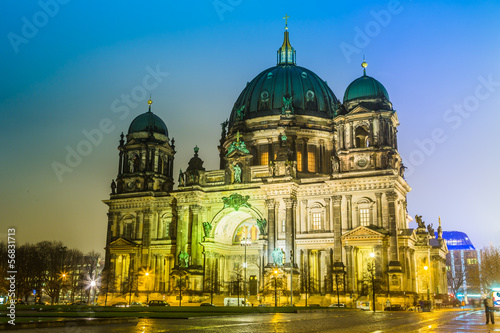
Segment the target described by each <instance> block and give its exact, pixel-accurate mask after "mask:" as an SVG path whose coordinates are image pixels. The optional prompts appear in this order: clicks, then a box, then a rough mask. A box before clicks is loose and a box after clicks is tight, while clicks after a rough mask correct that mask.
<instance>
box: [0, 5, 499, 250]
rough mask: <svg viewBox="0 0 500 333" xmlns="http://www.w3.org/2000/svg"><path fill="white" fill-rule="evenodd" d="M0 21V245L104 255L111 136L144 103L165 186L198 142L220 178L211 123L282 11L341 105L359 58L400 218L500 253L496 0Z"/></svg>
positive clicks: (95, 10) (83, 8)
mask: <svg viewBox="0 0 500 333" xmlns="http://www.w3.org/2000/svg"><path fill="white" fill-rule="evenodd" d="M0 12H1V13H2V19H1V20H0V30H1V33H0V36H1V37H0V52H1V59H2V61H1V62H0V69H1V74H2V75H1V79H0V80H1V81H0V82H1V83H0V84H1V85H0V112H1V115H2V118H1V119H2V120H1V122H0V135H1V139H2V150H1V154H0V186H1V190H0V212H1V218H0V237H1V238H2V240H5V239H6V232H7V228H8V227H11V226H14V227H16V228H17V232H16V236H17V239H18V241H19V243H24V242H38V241H42V240H60V241H62V242H64V243H65V244H66V245H67V246H69V247H75V248H79V249H81V250H83V251H85V252H86V251H89V250H92V249H94V250H97V251H100V252H102V253H103V248H104V246H105V236H106V223H107V216H106V212H107V209H106V205H105V204H103V203H102V201H101V200H103V199H107V198H109V193H110V187H109V185H110V182H111V179H113V178H115V177H116V173H117V169H118V151H117V149H116V148H117V146H118V140H119V135H120V133H121V132H122V131H123V132H125V133H126V132H127V130H128V126H129V124H130V122H131V121H132V120H133V119H134V117H136V116H137V115H139V114H141V113H143V112H145V111H147V103H146V101H147V99H148V98H149V94H152V97H153V102H154V103H153V105H152V110H153V112H154V113H156V114H157V115H159V116H160V117H161V118H162V119H163V120H164V121H165V123H166V124H167V127H168V130H169V135H170V138H172V137H174V138H175V142H176V149H177V151H178V153H177V154H176V159H175V167H174V170H176V171H175V179H177V175H178V171H179V169H183V170H184V169H185V168H186V167H187V162H188V160H189V158H190V157H191V156H192V154H193V150H192V148H193V147H194V146H195V145H198V147H200V152H199V153H200V157H201V158H202V159H203V160H204V161H205V167H206V168H207V170H213V169H216V168H218V152H217V144H218V140H219V137H220V123H222V122H223V121H224V120H225V119H226V118H228V117H229V114H230V112H231V108H232V105H233V103H234V102H235V101H236V99H237V97H238V95H239V93H240V92H241V90H242V89H243V88H244V87H245V85H246V82H248V81H251V80H252V79H253V78H254V77H255V76H256V75H257V74H258V73H260V72H261V71H263V70H264V69H266V68H269V67H272V66H274V65H275V64H276V50H277V49H278V48H279V47H280V46H281V43H282V40H283V30H284V20H283V19H282V17H283V16H284V15H285V13H287V14H288V15H290V19H289V21H288V26H289V31H290V40H291V44H292V46H293V47H294V48H295V49H296V51H297V64H298V65H300V66H303V67H306V68H308V69H310V70H312V71H313V72H315V73H316V74H318V75H319V76H320V77H321V78H322V79H323V80H325V81H327V82H328V85H329V86H330V88H331V89H332V90H333V92H334V93H335V95H336V96H337V97H338V98H339V99H342V98H343V95H344V91H345V88H346V87H347V86H348V85H349V83H350V82H351V81H353V80H354V79H356V78H357V77H359V76H361V75H362V69H361V67H360V64H361V62H362V60H363V55H365V57H366V61H367V62H368V68H367V74H368V75H370V76H373V77H375V78H376V79H377V80H379V81H380V82H381V83H382V84H383V85H384V86H385V87H386V88H387V90H388V92H389V97H390V99H391V101H392V103H393V105H394V108H395V109H396V110H397V112H398V117H399V120H400V124H401V125H400V126H399V133H398V141H399V152H400V153H401V155H402V156H403V161H404V164H405V165H406V166H408V167H409V169H408V170H407V172H406V179H407V181H408V183H409V184H410V186H411V187H412V189H413V190H412V191H411V192H410V194H409V195H408V210H409V213H410V215H411V216H415V214H419V215H423V219H424V221H426V222H427V223H431V222H432V223H434V227H435V228H437V220H438V216H441V219H442V222H443V229H444V230H449V231H451V230H459V231H464V232H465V233H467V234H468V235H469V237H470V239H471V240H472V242H473V244H474V245H475V246H476V248H482V247H483V246H484V245H489V244H490V243H493V244H494V245H496V246H498V245H500V242H499V239H500V224H499V223H498V222H499V221H498V214H497V213H495V212H496V205H498V204H499V199H500V198H499V194H498V188H500V180H499V177H498V175H497V174H498V168H499V165H500V156H499V153H498V148H495V147H493V144H494V143H495V142H496V141H494V138H495V135H494V133H495V132H496V131H498V129H497V127H498V124H499V123H500V108H499V106H500V61H499V60H498V56H499V54H500V43H499V31H500V26H499V25H500V23H499V20H498V17H499V16H500V3H498V1H493V0H492V1H480V2H478V1H442V0H441V1H439V0H434V1H426V0H422V1H411V0H401V1H369V0H366V1H349V2H347V1H342V2H340V1H314V0H312V1H307V2H305V1H249V0H215V1H213V0H206V1H192V0H191V1H189V0H186V1H148V2H147V3H139V2H134V1H120V2H118V1H115V2H111V3H110V2H108V1H104V2H103V1H85V2H83V1H69V0H41V1H39V2H37V1H29V2H28V1H21V2H14V1H3V2H2V3H1V4H0ZM55 169H57V172H56V171H55ZM410 226H411V227H415V226H416V224H415V223H414V222H412V223H411V224H410Z"/></svg>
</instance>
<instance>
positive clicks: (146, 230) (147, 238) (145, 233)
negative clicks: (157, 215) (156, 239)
mask: <svg viewBox="0 0 500 333" xmlns="http://www.w3.org/2000/svg"><path fill="white" fill-rule="evenodd" d="M142 213H143V218H144V220H143V225H142V244H143V245H144V246H145V247H149V245H150V244H151V224H152V222H153V221H152V215H153V213H152V211H151V210H150V209H146V210H144V211H143V212H142Z"/></svg>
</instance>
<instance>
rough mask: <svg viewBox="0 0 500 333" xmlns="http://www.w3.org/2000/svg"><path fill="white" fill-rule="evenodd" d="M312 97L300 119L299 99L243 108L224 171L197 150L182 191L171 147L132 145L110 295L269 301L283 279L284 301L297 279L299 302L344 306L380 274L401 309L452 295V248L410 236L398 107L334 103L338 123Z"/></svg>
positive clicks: (138, 139) (113, 220)
mask: <svg viewBox="0 0 500 333" xmlns="http://www.w3.org/2000/svg"><path fill="white" fill-rule="evenodd" d="M286 37H287V38H288V35H287V34H286ZM294 52H295V51H294ZM278 66H282V67H283V70H287V68H288V67H290V68H292V69H293V68H294V67H293V66H295V64H283V63H279V64H278ZM278 66H277V67H276V68H278ZM364 67H366V66H364ZM280 69H281V68H280ZM295 69H296V68H295ZM295 69H294V70H295ZM298 73H299V74H300V71H299V72H298ZM292 74H293V73H292ZM300 75H302V76H301V78H302V79H305V77H306V76H307V73H306V72H305V71H304V72H302V74H300ZM309 75H310V74H309ZM269 76H270V75H269V74H268V75H267V77H268V79H269ZM299 79H300V78H299ZM376 82H378V81H376ZM275 85H276V84H275ZM324 85H325V86H326V83H324ZM272 89H276V86H275V87H274V88H273V87H271V88H269V90H272ZM316 89H317V90H319V88H316ZM325 89H326V88H325ZM328 89H329V88H328ZM384 89H385V88H384ZM266 91H267V90H266ZM292 93H293V92H292ZM244 94H245V91H244V92H243V93H242V96H243V95H244ZM305 94H306V98H309V99H311V101H309V102H308V103H309V104H304V105H305V106H303V109H300V108H299V106H297V105H298V104H293V102H291V101H295V100H299V98H300V96H299V97H297V98H294V99H291V97H287V98H285V97H284V98H283V102H282V104H280V108H281V109H279V110H278V112H274V111H276V110H274V109H272V107H269V108H270V109H269V110H271V111H270V112H263V111H261V110H264V109H259V108H265V107H267V106H266V105H267V104H262V105H261V104H259V106H258V108H257V109H256V110H255V112H262V114H261V115H260V116H255V114H252V112H253V111H254V110H252V102H251V101H250V100H249V102H248V103H247V104H245V103H246V102H245V101H240V100H241V98H242V97H241V96H240V99H238V101H239V102H237V104H238V103H242V105H243V106H245V105H246V108H245V107H240V106H238V105H237V104H235V109H233V113H232V115H231V118H230V121H226V122H225V123H223V124H222V134H221V140H220V145H219V151H220V169H219V170H210V171H206V170H205V169H204V168H203V161H202V160H201V158H200V157H199V156H198V148H197V147H196V148H195V153H194V156H193V158H192V159H191V161H190V162H189V166H188V167H187V169H186V171H185V172H182V170H181V172H180V175H179V179H178V184H177V185H178V187H177V189H173V176H172V175H173V173H172V170H173V160H174V158H173V157H174V154H175V147H174V143H173V140H169V139H168V137H166V136H165V135H163V134H157V133H153V131H152V130H151V129H150V128H149V129H147V128H145V129H144V131H142V132H141V131H140V130H139V131H138V132H132V133H130V132H129V134H128V135H127V142H126V143H125V142H124V140H123V137H122V140H121V142H120V147H119V150H120V159H119V173H118V176H117V181H116V183H117V185H114V188H112V194H111V195H110V198H109V200H105V201H104V202H105V203H106V204H107V205H108V206H109V213H108V236H107V244H106V270H107V272H108V273H107V274H108V275H107V279H108V280H107V281H109V287H108V288H107V290H108V294H110V295H112V296H119V295H124V294H126V293H127V292H129V293H130V292H131V291H133V292H134V294H137V295H142V296H144V295H145V294H147V295H148V297H149V295H151V296H152V297H153V296H154V297H157V296H159V295H162V294H163V295H170V294H175V293H176V292H179V289H181V291H182V289H183V288H185V289H186V290H189V292H190V293H191V294H201V293H203V292H208V290H212V289H214V288H215V291H216V292H217V293H218V294H224V295H226V294H234V293H235V292H238V291H237V290H236V289H240V291H239V292H243V290H244V289H245V290H247V291H248V292H247V294H249V295H252V296H254V295H257V294H259V295H262V294H265V293H266V291H268V290H269V283H270V282H272V281H273V279H276V274H277V273H275V272H274V271H275V268H278V269H279V272H280V274H281V277H282V278H284V281H283V285H282V287H281V288H282V289H288V290H289V289H290V287H291V284H290V281H291V276H290V273H291V271H292V270H293V275H294V277H293V289H294V291H295V293H296V294H297V293H301V294H304V293H307V294H308V295H320V296H327V297H328V296H331V295H334V294H335V295H336V293H337V290H338V291H339V294H341V295H342V297H343V299H344V300H345V301H346V302H347V301H348V299H350V300H351V301H352V300H356V299H363V298H364V299H366V300H368V295H370V292H369V290H371V288H372V285H371V275H372V274H373V275H374V276H373V277H374V280H375V281H376V286H375V289H376V292H377V294H378V295H379V296H380V297H384V296H385V297H390V298H392V300H393V302H394V301H397V302H401V303H402V302H403V301H404V302H406V301H407V300H406V299H407V297H409V298H410V299H411V300H412V301H413V300H414V299H422V298H426V297H427V295H429V296H432V297H433V298H434V297H440V295H439V293H443V294H445V293H446V290H447V285H446V274H445V273H444V269H445V257H446V253H447V249H446V244H445V243H444V241H442V239H435V238H434V234H433V233H432V234H431V233H430V232H428V231H427V230H426V229H425V228H419V229H410V228H409V222H410V221H411V218H410V217H409V216H408V214H407V210H406V206H407V202H406V194H407V193H408V192H409V191H410V190H411V189H410V187H409V185H408V184H407V183H406V180H405V179H404V165H403V163H402V159H401V157H400V155H399V152H398V147H397V126H398V125H399V121H398V118H397V113H396V112H395V111H394V110H393V109H392V104H391V103H390V102H389V101H388V100H387V99H384V98H380V97H377V96H364V97H363V96H361V97H358V98H357V99H355V100H347V101H346V100H344V103H342V104H341V103H340V102H338V101H327V103H331V104H328V105H327V106H326V110H327V111H328V112H330V111H331V110H335V112H334V113H331V114H330V115H328V114H324V113H320V111H322V109H321V106H319V102H320V101H314V100H313V99H314V96H318V94H319V92H316V93H315V92H311V90H309V91H307V92H305ZM346 94H347V93H346ZM271 95H273V94H272V92H271ZM260 96H261V97H259V98H261V100H265V99H266V98H268V97H266V96H269V95H266V94H264V93H260ZM328 96H330V95H328ZM328 96H327V97H328ZM327 97H325V98H327ZM328 98H330V97H328ZM266 101H267V100H266ZM297 103H298V102H297ZM314 103H317V104H314ZM335 103H336V104H335ZM281 106H282V107H281ZM307 108H310V109H311V110H309V109H307ZM285 109H286V110H285ZM273 110H274V111H273ZM313 111H314V112H313ZM315 112H316V113H315ZM257 115H259V113H257ZM165 131H166V129H165ZM129 165H130V166H129ZM242 239H250V240H251V245H249V246H242V245H241V240H242ZM186 253H187V255H186ZM280 253H281V254H280ZM371 253H373V254H374V256H373V257H372V256H370V254H371ZM292 255H293V262H291V261H292V260H291V256H292ZM245 256H246V263H247V265H246V268H244V267H243V266H244V265H243V263H244V262H245ZM277 258H278V259H277ZM424 266H425V267H427V268H428V269H427V270H424V268H423V267H424ZM292 267H293V269H292ZM146 273H147V274H146ZM273 274H274V275H273ZM244 275H245V276H246V279H245V278H243V276H244ZM182 278H184V280H182ZM242 279H243V280H244V281H243V282H240V281H241V280H242ZM179 281H180V282H179ZM183 281H184V282H183ZM235 283H236V284H235ZM214 286H215V287H214ZM238 286H240V287H238ZM428 289H429V290H432V293H431V292H428ZM436 291H437V295H434V294H436ZM430 294H432V295H430ZM348 295H349V298H347V297H348ZM295 299H296V301H299V299H300V297H296V298H295Z"/></svg>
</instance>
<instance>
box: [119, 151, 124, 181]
mask: <svg viewBox="0 0 500 333" xmlns="http://www.w3.org/2000/svg"><path fill="white" fill-rule="evenodd" d="M119 149H120V160H119V162H118V174H119V175H121V174H122V171H123V151H122V150H121V148H119Z"/></svg>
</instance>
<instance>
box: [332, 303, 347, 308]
mask: <svg viewBox="0 0 500 333" xmlns="http://www.w3.org/2000/svg"><path fill="white" fill-rule="evenodd" d="M330 308H345V304H344V303H333V304H330Z"/></svg>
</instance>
